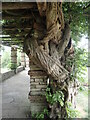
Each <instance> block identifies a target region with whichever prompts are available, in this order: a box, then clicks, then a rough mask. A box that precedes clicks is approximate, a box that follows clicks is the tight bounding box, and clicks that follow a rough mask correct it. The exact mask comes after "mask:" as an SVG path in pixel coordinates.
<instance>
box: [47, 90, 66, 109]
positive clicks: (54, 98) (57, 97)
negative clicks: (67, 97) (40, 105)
mask: <svg viewBox="0 0 90 120" xmlns="http://www.w3.org/2000/svg"><path fill="white" fill-rule="evenodd" d="M45 96H46V100H47V102H48V103H49V104H51V105H53V104H54V103H55V102H59V103H60V105H61V106H62V107H63V106H64V94H63V92H62V91H56V92H55V93H54V94H51V92H50V88H47V89H46V94H45Z"/></svg>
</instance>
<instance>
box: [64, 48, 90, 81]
mask: <svg viewBox="0 0 90 120" xmlns="http://www.w3.org/2000/svg"><path fill="white" fill-rule="evenodd" d="M87 63H88V53H87V52H86V50H85V49H82V48H78V47H75V52H74V57H73V58H72V59H71V58H70V57H68V58H67V61H66V64H67V67H68V66H71V65H72V64H74V65H75V66H74V71H73V72H71V74H70V75H71V79H72V80H73V79H74V78H75V79H76V78H77V79H78V80H79V81H80V82H87V80H86V79H85V78H84V76H85V74H86V72H87V68H86V66H87ZM85 77H86V76H85Z"/></svg>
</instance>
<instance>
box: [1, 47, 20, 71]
mask: <svg viewBox="0 0 90 120" xmlns="http://www.w3.org/2000/svg"><path fill="white" fill-rule="evenodd" d="M2 53H3V55H2V60H1V64H2V68H11V69H13V68H15V69H16V68H17V67H18V66H20V61H21V60H20V51H19V50H17V65H15V64H11V51H10V50H8V52H7V51H6V49H5V47H4V46H2Z"/></svg>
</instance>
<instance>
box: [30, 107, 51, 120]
mask: <svg viewBox="0 0 90 120" xmlns="http://www.w3.org/2000/svg"><path fill="white" fill-rule="evenodd" d="M48 115H49V111H48V109H47V108H45V109H44V110H43V112H41V113H36V114H34V113H33V114H32V118H36V119H37V120H40V119H44V118H45V116H47V117H48Z"/></svg>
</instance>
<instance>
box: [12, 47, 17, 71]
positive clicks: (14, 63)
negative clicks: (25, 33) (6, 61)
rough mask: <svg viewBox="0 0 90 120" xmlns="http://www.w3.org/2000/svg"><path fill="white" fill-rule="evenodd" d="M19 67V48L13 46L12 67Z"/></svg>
mask: <svg viewBox="0 0 90 120" xmlns="http://www.w3.org/2000/svg"><path fill="white" fill-rule="evenodd" d="M16 68H17V48H16V47H13V46H12V47H11V69H16Z"/></svg>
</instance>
